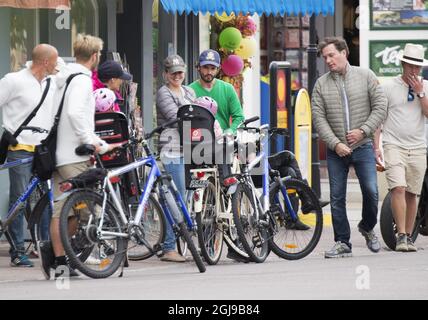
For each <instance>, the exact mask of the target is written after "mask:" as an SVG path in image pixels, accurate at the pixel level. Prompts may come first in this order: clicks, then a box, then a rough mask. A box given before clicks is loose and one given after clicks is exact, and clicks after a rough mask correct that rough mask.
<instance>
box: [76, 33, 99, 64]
mask: <svg viewBox="0 0 428 320" xmlns="http://www.w3.org/2000/svg"><path fill="white" fill-rule="evenodd" d="M102 49H103V40H102V39H100V38H98V37H94V36H91V35H88V34H82V33H80V34H78V35H77V39H76V41H74V43H73V51H74V57H75V58H76V60H81V61H88V60H89V59H91V56H92V55H93V54H94V53H97V52H99V51H101V50H102Z"/></svg>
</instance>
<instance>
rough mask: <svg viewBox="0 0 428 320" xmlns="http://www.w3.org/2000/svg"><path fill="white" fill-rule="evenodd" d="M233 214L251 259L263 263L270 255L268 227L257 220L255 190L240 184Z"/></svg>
mask: <svg viewBox="0 0 428 320" xmlns="http://www.w3.org/2000/svg"><path fill="white" fill-rule="evenodd" d="M232 212H233V220H234V222H235V226H236V231H237V233H238V237H239V240H240V242H241V243H242V246H243V247H244V249H245V251H246V252H247V254H248V256H249V257H250V259H251V260H252V261H254V262H257V263H261V262H263V261H265V260H266V258H267V256H268V254H269V246H268V232H267V228H266V226H264V225H263V224H262V223H260V220H258V221H257V220H256V218H255V214H256V208H255V203H254V200H253V190H252V189H251V186H249V185H247V184H242V183H240V184H238V186H237V188H236V191H235V193H234V195H233V197H232Z"/></svg>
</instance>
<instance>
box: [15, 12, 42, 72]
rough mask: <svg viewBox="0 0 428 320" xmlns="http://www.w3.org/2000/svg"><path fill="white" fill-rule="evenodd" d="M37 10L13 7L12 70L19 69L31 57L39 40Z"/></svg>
mask: <svg viewBox="0 0 428 320" xmlns="http://www.w3.org/2000/svg"><path fill="white" fill-rule="evenodd" d="M36 17H37V11H36V10H29V9H11V15H10V70H11V71H18V70H20V69H22V68H23V67H24V66H25V62H26V61H27V60H29V59H31V51H32V49H33V47H34V46H35V44H36V42H37V34H36V32H37V31H36V30H37V28H36V25H37V24H36Z"/></svg>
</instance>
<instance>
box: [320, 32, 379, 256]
mask: <svg viewBox="0 0 428 320" xmlns="http://www.w3.org/2000/svg"><path fill="white" fill-rule="evenodd" d="M319 50H320V53H321V55H322V57H323V58H324V61H325V62H326V64H327V66H328V68H329V70H330V72H328V73H326V74H325V75H323V76H322V77H320V78H319V79H318V80H317V82H316V83H315V87H314V90H313V93H312V112H313V119H314V125H315V127H316V129H317V131H318V133H319V135H320V137H321V139H322V140H324V141H325V143H326V144H327V147H328V150H327V166H328V173H329V182H330V201H331V212H332V218H333V228H334V241H335V242H336V243H335V245H334V246H333V248H332V249H331V250H330V251H327V252H325V257H326V258H336V257H347V256H352V245H351V242H350V237H351V230H350V227H349V221H348V218H347V215H346V184H347V178H348V172H349V167H350V165H353V166H354V168H355V172H356V174H357V176H358V180H359V183H360V187H361V191H362V195H363V210H362V220H361V221H360V223H359V224H358V230H359V231H360V232H361V234H362V235H363V236H364V238H365V239H366V243H367V246H368V248H369V249H370V250H371V251H372V252H378V251H379V250H380V243H379V240H378V239H377V237H376V235H375V233H374V231H373V228H374V226H375V225H376V223H377V211H378V189H377V177H376V161H375V154H374V150H373V142H372V136H373V134H374V132H375V131H376V129H377V128H378V127H379V125H380V124H381V122H382V121H383V120H384V119H385V117H386V108H387V100H386V97H385V95H384V93H383V91H382V89H381V87H380V85H379V82H378V80H377V79H376V76H375V75H374V73H373V72H372V71H371V70H367V69H363V68H360V67H354V66H351V65H350V64H349V62H348V59H347V57H348V55H349V49H348V46H347V45H346V42H345V40H343V39H342V38H337V37H329V38H325V39H324V40H323V41H322V42H321V43H320V44H319Z"/></svg>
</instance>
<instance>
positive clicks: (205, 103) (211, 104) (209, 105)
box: [194, 96, 223, 139]
mask: <svg viewBox="0 0 428 320" xmlns="http://www.w3.org/2000/svg"><path fill="white" fill-rule="evenodd" d="M194 104H197V105H199V106H201V107H204V108H205V109H208V110H209V111H211V113H212V114H213V116H214V117H215V115H216V114H217V109H218V106H217V102H216V101H215V100H214V99H213V98H211V97H208V96H202V97H199V98H196V99H195V101H194ZM214 134H215V137H216V139H219V138H221V137H222V135H223V130H222V129H221V127H220V123H219V122H218V121H217V120H215V121H214Z"/></svg>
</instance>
